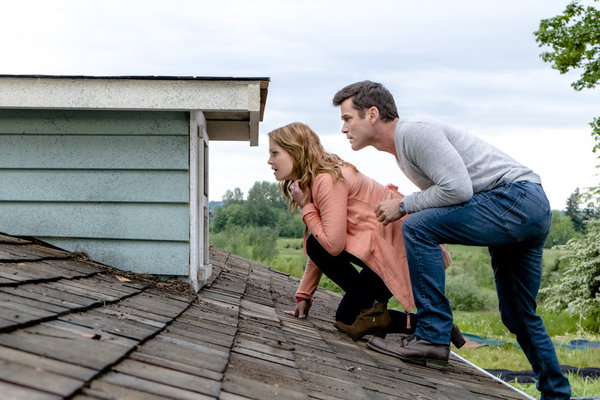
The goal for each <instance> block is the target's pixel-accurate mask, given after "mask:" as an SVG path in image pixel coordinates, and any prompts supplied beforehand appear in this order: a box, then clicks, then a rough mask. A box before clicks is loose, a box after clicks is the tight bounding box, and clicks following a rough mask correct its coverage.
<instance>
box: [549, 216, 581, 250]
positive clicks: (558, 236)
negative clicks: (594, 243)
mask: <svg viewBox="0 0 600 400" xmlns="http://www.w3.org/2000/svg"><path fill="white" fill-rule="evenodd" d="M582 225H583V223H582ZM584 229H585V226H584ZM580 236H581V234H580V233H579V232H577V230H576V229H575V227H574V224H573V221H572V219H571V218H569V216H568V215H561V213H560V212H559V211H556V210H555V211H552V225H551V226H550V233H549V234H548V239H546V245H545V246H544V247H545V248H547V249H549V248H552V247H554V246H560V245H563V244H566V243H567V242H568V241H569V240H570V239H572V238H574V237H580Z"/></svg>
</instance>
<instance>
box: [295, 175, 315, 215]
mask: <svg viewBox="0 0 600 400" xmlns="http://www.w3.org/2000/svg"><path fill="white" fill-rule="evenodd" d="M291 195H292V199H294V201H295V202H296V204H298V206H300V208H302V207H304V205H305V204H307V203H310V202H311V201H312V195H311V193H310V189H309V188H306V189H305V190H304V191H302V189H300V180H299V179H298V180H295V181H294V183H292V193H291Z"/></svg>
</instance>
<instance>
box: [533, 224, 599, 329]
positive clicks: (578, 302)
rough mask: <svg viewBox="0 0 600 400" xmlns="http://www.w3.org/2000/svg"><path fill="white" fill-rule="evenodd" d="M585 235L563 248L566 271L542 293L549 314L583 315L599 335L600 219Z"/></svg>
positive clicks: (588, 226) (588, 227) (585, 322)
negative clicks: (545, 298)
mask: <svg viewBox="0 0 600 400" xmlns="http://www.w3.org/2000/svg"><path fill="white" fill-rule="evenodd" d="M586 225H587V227H586V232H587V233H586V235H585V236H582V237H580V238H576V239H572V240H570V241H569V242H568V243H567V244H566V245H564V246H562V249H563V250H564V255H563V257H562V258H563V262H566V263H567V269H566V270H565V271H564V272H563V274H562V276H561V279H560V280H557V281H556V282H555V283H554V284H553V285H551V286H549V287H548V288H546V289H542V293H543V294H544V295H547V296H546V297H547V298H551V299H552V301H551V302H546V307H547V308H548V309H549V310H550V311H554V312H558V311H562V310H566V311H567V312H569V313H570V314H572V315H580V316H581V318H582V322H583V325H584V326H586V327H587V328H589V329H592V330H594V331H596V332H600V219H599V218H596V219H591V220H589V221H587V223H586Z"/></svg>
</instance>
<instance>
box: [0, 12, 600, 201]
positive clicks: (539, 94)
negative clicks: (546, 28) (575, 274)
mask: <svg viewBox="0 0 600 400" xmlns="http://www.w3.org/2000/svg"><path fill="white" fill-rule="evenodd" d="M568 2H569V1H558V0H528V1H522V0H519V1H516V0H455V1H443V0H436V1H433V0H420V1H418V2H417V1H410V0H388V1H382V0H371V1H354V0H343V1H332V0H301V1H292V0H272V1H265V0H253V1H247V0H246V1H227V0H224V1H199V0H193V1H182V0H164V1H158V0H154V1H152V0H144V1H133V0H132V1H128V0H120V1H113V0H108V1H101V2H89V1H81V0H75V1H66V0H65V1H61V0H53V1H47V0H40V1H33V0H21V1H19V2H16V1H15V2H13V1H10V2H9V1H3V2H2V12H1V13H0V74H51V75H54V74H65V75H182V76H221V77H224V76H234V77H270V79H271V83H270V85H269V94H268V98H267V106H266V111H265V115H264V120H263V121H262V122H261V124H260V138H259V146H258V147H250V146H249V144H248V143H236V142H213V143H211V150H210V151H211V154H210V199H211V200H221V197H222V196H223V194H224V193H225V191H226V190H227V189H233V188H235V187H239V188H240V189H241V190H242V191H243V192H244V193H247V192H248V189H249V188H250V187H251V186H252V185H253V183H254V182H255V181H262V180H267V181H272V182H274V178H273V175H272V173H271V170H270V168H269V167H268V165H267V164H266V160H267V156H268V154H267V139H266V134H267V133H268V132H269V131H270V130H272V129H275V128H277V127H279V126H281V125H284V124H287V123H289V122H292V121H302V122H305V123H307V124H308V125H310V126H311V127H312V128H313V129H314V130H315V131H316V132H317V133H319V135H321V137H322V139H323V142H324V144H325V146H326V148H327V149H328V150H329V151H331V152H335V153H337V154H339V155H340V156H342V157H343V158H345V159H347V160H348V161H351V162H352V163H354V164H355V165H356V166H357V167H358V168H359V169H360V170H361V171H362V172H364V173H366V174H367V175H370V176H371V177H373V178H375V179H376V180H378V181H380V182H381V183H384V184H386V183H394V184H396V185H398V186H399V188H400V191H402V192H404V193H410V192H412V191H413V190H414V189H415V187H414V186H413V185H412V184H410V182H408V181H407V180H406V178H404V176H403V174H402V173H401V172H400V170H399V169H398V167H397V166H396V164H395V162H394V160H393V157H392V156H390V155H387V154H383V153H378V152H377V151H375V150H373V149H366V150H362V151H359V152H352V150H351V149H350V146H349V144H348V142H347V141H346V140H345V138H344V136H342V135H341V133H340V127H341V122H340V119H339V111H338V109H337V108H335V107H333V106H332V105H331V98H332V96H333V94H334V93H335V92H336V91H337V90H338V89H340V88H342V87H343V86H345V85H347V84H349V83H352V82H355V81H359V80H364V79H370V80H374V81H378V82H382V83H383V84H384V85H385V86H386V87H387V88H388V89H390V91H391V92H392V93H393V94H394V96H395V98H396V102H397V105H398V111H399V113H400V115H401V116H409V115H414V114H429V115H432V116H435V117H437V118H440V119H444V120H447V121H448V122H451V123H454V124H456V125H459V126H462V127H464V128H466V129H468V130H469V131H471V132H473V133H475V134H477V135H479V136H481V137H483V138H484V139H486V140H488V141H490V142H491V143H493V144H494V145H496V146H497V147H499V148H501V149H502V150H504V151H506V152H507V153H508V154H509V155H511V156H512V157H514V158H516V159H517V160H519V161H520V162H522V163H524V164H526V165H527V166H529V167H531V168H533V169H534V170H535V171H536V172H537V173H539V174H540V175H541V176H542V180H543V183H544V186H545V188H546V192H547V193H548V196H549V198H550V202H551V205H552V207H553V208H554V209H564V208H565V202H566V199H567V197H568V196H569V194H571V193H572V192H573V191H574V190H575V188H576V187H580V188H582V187H586V186H591V185H595V184H598V183H599V182H600V176H598V175H597V173H598V172H599V171H598V170H597V169H596V168H594V166H595V165H597V164H599V163H600V161H599V160H598V159H597V157H596V156H595V155H594V154H593V153H592V151H591V149H592V147H593V143H594V142H593V139H592V137H591V135H590V127H589V125H588V123H589V122H590V121H591V120H592V119H593V117H595V116H598V115H600V90H598V89H596V90H595V91H594V90H587V91H582V92H575V91H574V90H573V89H572V88H571V86H570V83H571V81H573V80H575V79H576V77H577V75H576V74H573V75H567V76H562V75H560V74H559V73H558V72H557V71H554V70H552V69H551V68H550V65H549V64H545V63H543V62H542V61H541V59H540V58H539V53H540V52H541V51H542V50H541V49H540V48H538V46H537V44H536V42H535V38H534V36H533V32H534V31H535V30H536V29H537V28H538V25H539V21H540V19H542V18H549V17H552V16H555V15H557V14H559V13H561V12H562V11H563V9H564V7H565V6H566V4H568ZM593 4H596V5H597V4H598V3H593Z"/></svg>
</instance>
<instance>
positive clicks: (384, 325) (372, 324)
mask: <svg viewBox="0 0 600 400" xmlns="http://www.w3.org/2000/svg"><path fill="white" fill-rule="evenodd" d="M391 322H392V319H391V317H390V313H389V312H388V310H387V302H383V301H377V300H375V301H374V302H373V305H372V306H371V307H369V308H363V309H362V310H361V311H360V314H358V317H356V319H355V320H354V322H353V323H352V325H347V324H345V323H343V322H341V321H335V323H334V324H333V325H334V326H335V327H336V328H337V329H338V330H339V331H340V332H344V333H345V334H347V335H348V336H350V337H351V338H352V339H354V340H358V339H360V338H361V337H363V336H364V335H368V334H374V335H376V336H380V337H385V335H386V333H387V329H388V328H389V326H390V324H391Z"/></svg>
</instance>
